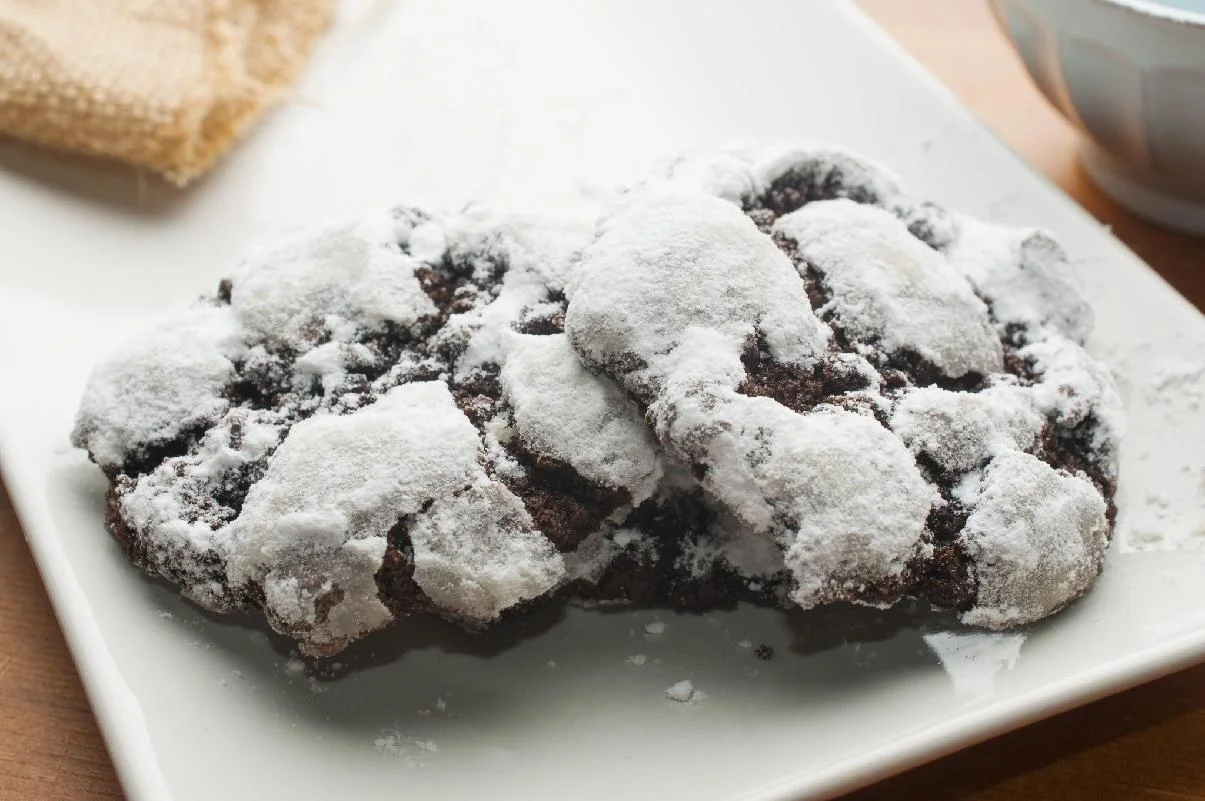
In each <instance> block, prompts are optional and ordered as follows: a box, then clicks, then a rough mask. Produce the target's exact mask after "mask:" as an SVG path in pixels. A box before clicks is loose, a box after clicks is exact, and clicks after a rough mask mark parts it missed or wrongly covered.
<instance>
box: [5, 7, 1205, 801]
mask: <svg viewBox="0 0 1205 801" xmlns="http://www.w3.org/2000/svg"><path fill="white" fill-rule="evenodd" d="M858 1H859V3H860V4H861V5H862V6H863V7H864V8H865V9H866V10H867V11H868V12H870V13H871V14H872V15H873V16H874V17H875V18H876V19H878V20H879V21H880V22H881V23H882V24H883V25H884V26H885V27H886V28H887V29H888V30H889V31H891V32H892V33H893V34H894V35H895V36H896V37H897V38H898V39H899V40H900V41H901V42H902V43H903V44H904V46H905V47H907V48H908V49H909V50H910V51H912V52H913V53H914V54H915V55H916V56H917V57H918V58H919V59H920V60H921V61H922V62H924V63H925V64H926V65H927V66H928V67H929V68H930V69H931V70H932V71H933V72H934V73H936V74H937V76H938V77H939V78H940V79H941V80H943V81H945V82H946V83H947V84H948V85H949V86H950V87H951V88H952V89H953V90H954V91H955V92H956V93H957V94H958V96H959V97H960V98H961V99H962V100H963V102H965V103H966V104H967V105H968V106H970V108H971V109H972V110H974V111H975V112H976V113H977V114H978V115H979V116H980V117H982V118H983V119H984V120H985V121H986V122H987V124H988V125H989V126H991V127H992V128H994V129H995V130H996V131H997V132H998V133H999V135H1000V136H1001V137H1002V138H1003V139H1004V140H1005V141H1006V142H1008V143H1009V144H1010V145H1011V146H1012V147H1013V148H1014V149H1016V150H1017V151H1018V152H1020V153H1021V154H1022V156H1024V157H1025V158H1026V159H1028V160H1029V161H1030V162H1031V163H1033V164H1034V165H1035V166H1037V168H1038V169H1040V170H1041V171H1042V172H1044V173H1045V174H1046V175H1048V176H1050V178H1051V179H1052V180H1053V181H1054V182H1055V183H1057V184H1058V185H1059V186H1060V187H1062V188H1063V189H1064V190H1065V191H1066V192H1067V193H1068V194H1070V195H1071V196H1072V197H1074V198H1075V199H1076V200H1078V201H1079V202H1080V203H1082V204H1083V205H1084V206H1085V207H1086V208H1087V209H1088V210H1089V211H1090V212H1091V213H1092V214H1094V215H1096V217H1098V218H1099V219H1100V220H1101V221H1103V222H1105V223H1107V224H1109V225H1111V226H1112V227H1113V231H1114V233H1116V234H1117V236H1118V237H1120V238H1121V239H1122V240H1123V241H1124V242H1125V243H1126V244H1128V245H1129V246H1130V247H1131V248H1132V249H1133V250H1135V251H1136V252H1137V253H1138V254H1139V255H1140V256H1142V257H1143V258H1144V259H1145V260H1146V261H1148V262H1149V263H1150V264H1152V265H1153V266H1154V267H1155V268H1156V269H1157V270H1159V272H1160V273H1162V274H1163V276H1164V277H1165V278H1167V280H1168V281H1170V282H1171V283H1172V284H1173V285H1174V286H1175V287H1176V288H1177V289H1179V291H1180V292H1181V293H1183V294H1184V295H1186V296H1187V297H1188V298H1189V299H1191V300H1192V301H1193V302H1194V303H1196V304H1197V306H1198V307H1203V308H1205V241H1203V240H1193V239H1190V238H1188V237H1184V236H1180V235H1177V234H1174V233H1170V232H1168V231H1163V230H1161V229H1159V228H1157V227H1155V226H1152V225H1149V224H1147V223H1144V222H1142V221H1140V220H1137V219H1136V218H1134V217H1133V216H1131V215H1129V214H1127V213H1126V212H1124V211H1123V210H1121V209H1120V208H1118V207H1117V206H1116V205H1114V204H1113V203H1112V202H1110V201H1109V200H1108V199H1106V198H1105V197H1104V196H1103V195H1101V193H1100V192H1099V191H1098V190H1097V189H1096V188H1095V187H1094V186H1093V185H1092V184H1091V183H1090V182H1089V180H1088V178H1087V176H1086V175H1085V174H1084V172H1083V170H1082V169H1081V168H1080V166H1079V164H1078V162H1077V160H1076V153H1077V146H1078V139H1077V136H1076V134H1075V132H1074V131H1073V130H1072V129H1071V128H1070V127H1069V126H1068V125H1066V124H1065V123H1064V122H1063V121H1062V119H1061V118H1060V117H1058V115H1057V114H1056V113H1055V112H1054V111H1052V110H1051V109H1050V108H1049V106H1047V105H1046V103H1045V101H1044V100H1043V99H1042V98H1041V96H1040V95H1039V94H1038V93H1037V91H1036V90H1034V89H1033V87H1032V86H1031V85H1030V83H1029V81H1028V79H1027V78H1026V76H1025V74H1024V71H1023V70H1022V68H1021V66H1020V64H1019V62H1018V61H1017V59H1016V57H1015V56H1014V55H1013V53H1012V52H1011V50H1010V49H1009V48H1008V46H1007V44H1006V43H1005V42H1004V40H1003V38H1002V37H1001V36H1000V34H999V32H998V31H997V30H996V28H995V26H994V23H993V21H992V20H991V18H990V15H989V14H988V12H987V10H986V8H985V6H984V5H983V4H982V3H981V2H979V1H978V0H858ZM121 797H122V795H121V790H120V788H119V786H118V784H117V779H116V776H115V775H114V773H113V768H112V766H111V763H110V762H109V758H108V755H107V754H106V752H105V748H104V745H103V743H102V741H101V738H100V734H99V732H98V731H97V729H96V725H95V723H94V721H93V718H92V714H91V712H90V710H89V708H88V705H87V701H86V699H85V698H84V694H83V691H82V689H81V687H80V682H79V678H78V676H77V674H76V671H75V668H74V666H73V665H72V663H71V659H70V656H69V654H68V652H67V649H66V646H65V645H64V643H63V638H62V635H61V634H60V633H59V629H58V626H57V624H56V623H55V620H54V616H53V614H52V612H51V609H50V605H49V603H48V601H47V599H46V594H45V591H44V589H43V588H42V584H41V581H40V579H39V578H38V575H37V572H36V570H35V568H34V565H33V561H32V559H31V558H30V555H29V551H28V549H27V547H26V545H25V541H24V539H23V537H22V534H21V529H20V526H19V525H18V523H17V520H16V517H15V516H14V514H13V511H12V505H11V503H10V501H9V499H8V496H7V495H6V494H5V493H4V492H3V490H2V488H0V801H40V799H77V798H78V799H119V798H121ZM911 798H924V799H932V800H933V801H953V800H954V799H959V800H961V801H1004V800H1005V799H1020V800H1021V801H1025V800H1026V799H1030V800H1032V801H1056V800H1057V801H1077V799H1084V800H1085V801H1123V800H1124V801H1130V800H1131V799H1151V800H1152V801H1156V800H1159V801H1169V800H1174V799H1179V801H1194V800H1198V799H1199V800H1200V801H1205V666H1202V667H1200V668H1196V669H1193V670H1189V671H1186V672H1183V673H1180V674H1178V675H1175V676H1172V677H1169V678H1167V679H1163V680H1161V681H1157V682H1154V683H1152V684H1149V685H1147V686H1145V687H1141V688H1138V689H1136V690H1131V691H1130V692H1127V693H1123V694H1121V695H1118V696H1115V697H1113V698H1111V699H1107V700H1105V701H1101V702H1098V703H1096V704H1092V705H1090V706H1087V707H1084V708H1082V709H1079V710H1076V711H1073V712H1069V713H1066V714H1064V715H1061V716H1059V717H1056V718H1054V719H1052V720H1049V721H1045V722H1043V723H1039V724H1036V725H1034V726H1030V727H1028V728H1026V729H1023V730H1021V731H1019V732H1015V733H1013V734H1011V735H1006V736H1004V737H1001V738H998V739H996V740H993V741H991V742H989V743H985V744H983V745H981V746H977V747H975V748H971V749H969V750H966V751H963V752H961V753H959V754H955V755H953V756H950V757H947V758H945V759H942V760H939V761H937V762H934V763H932V764H930V765H926V766H924V767H922V768H919V769H917V770H914V771H911V772H909V773H906V774H904V775H902V776H899V777H897V778H895V779H891V780H888V781H886V782H883V783H882V784H879V785H876V786H875V787H872V788H869V789H867V790H864V791H861V792H859V793H856V794H854V795H852V796H849V797H848V798H847V799H846V801H887V799H911Z"/></svg>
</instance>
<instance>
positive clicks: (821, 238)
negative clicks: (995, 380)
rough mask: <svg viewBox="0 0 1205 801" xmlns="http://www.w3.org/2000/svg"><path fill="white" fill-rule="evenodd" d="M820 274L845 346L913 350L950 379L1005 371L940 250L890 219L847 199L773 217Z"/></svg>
mask: <svg viewBox="0 0 1205 801" xmlns="http://www.w3.org/2000/svg"><path fill="white" fill-rule="evenodd" d="M774 233H776V234H780V235H782V236H785V237H787V238H789V239H790V240H792V241H793V242H794V243H795V245H796V247H797V248H798V252H799V255H800V256H801V257H802V258H803V259H804V260H805V261H806V263H807V264H808V265H809V266H810V267H811V268H812V269H814V270H816V271H818V272H819V273H820V274H821V276H822V281H823V283H824V287H825V289H826V290H827V291H828V292H829V293H830V295H831V297H832V300H831V301H829V303H828V304H827V305H826V306H825V307H824V308H822V309H820V310H819V311H820V313H821V314H825V315H828V314H831V315H832V317H833V324H834V325H836V326H839V327H840V329H841V330H842V331H843V332H844V333H845V335H846V336H847V337H849V338H850V339H851V340H853V341H855V342H858V343H860V344H864V345H867V346H876V347H879V348H882V349H883V350H884V351H886V352H887V353H889V354H890V353H897V352H900V351H905V350H907V351H912V352H914V353H916V354H918V355H919V356H921V357H922V358H924V359H927V360H928V361H929V362H931V363H932V364H934V365H936V366H937V368H938V369H939V370H941V372H942V373H944V374H945V375H947V376H950V377H951V378H958V377H960V376H963V375H966V374H967V373H972V372H974V373H980V374H983V375H986V374H989V373H995V372H1000V371H1001V370H1002V369H1003V364H1002V353H1001V347H1000V340H999V339H998V338H997V337H996V335H995V333H994V332H993V331H992V327H991V322H990V321H989V319H988V312H987V308H986V307H985V306H984V304H983V301H981V300H979V298H977V297H975V294H974V293H973V292H972V291H971V287H970V285H969V284H967V283H966V281H965V280H964V279H963V278H962V276H961V275H960V274H959V273H958V272H957V271H956V270H955V269H954V268H953V267H951V266H950V264H949V263H948V262H947V261H946V259H945V258H944V257H943V256H942V255H941V254H940V253H938V252H936V251H935V250H933V249H932V248H930V247H928V246H927V245H925V244H924V243H922V242H921V241H920V240H918V239H917V238H916V237H914V236H913V235H912V234H911V233H909V232H908V229H907V228H906V227H905V226H904V224H903V223H902V222H900V220H899V219H897V218H896V217H895V216H894V215H892V214H891V213H889V212H887V211H884V210H882V209H879V208H875V207H873V206H865V205H861V204H858V203H854V202H853V201H852V200H847V199H844V198H842V199H838V200H824V201H818V202H816V203H809V204H807V205H806V206H804V207H803V208H801V209H800V210H798V211H796V212H792V213H791V214H787V215H785V216H782V217H779V218H778V221H777V222H776V223H775V224H774Z"/></svg>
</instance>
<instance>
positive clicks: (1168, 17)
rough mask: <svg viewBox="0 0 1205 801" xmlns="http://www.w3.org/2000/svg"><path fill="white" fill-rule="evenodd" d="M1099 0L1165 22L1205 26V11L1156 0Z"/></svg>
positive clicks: (1098, 0)
mask: <svg viewBox="0 0 1205 801" xmlns="http://www.w3.org/2000/svg"><path fill="white" fill-rule="evenodd" d="M1097 2H1100V3H1105V4H1106V5H1111V6H1116V7H1118V8H1121V9H1125V10H1127V11H1131V12H1134V13H1137V14H1141V15H1142V16H1145V17H1151V18H1154V19H1158V20H1162V21H1164V22H1170V23H1174V24H1177V25H1191V26H1194V27H1197V28H1205V11H1186V10H1184V9H1182V8H1174V7H1172V6H1169V5H1166V4H1165V3H1160V2H1155V1H1154V0H1097Z"/></svg>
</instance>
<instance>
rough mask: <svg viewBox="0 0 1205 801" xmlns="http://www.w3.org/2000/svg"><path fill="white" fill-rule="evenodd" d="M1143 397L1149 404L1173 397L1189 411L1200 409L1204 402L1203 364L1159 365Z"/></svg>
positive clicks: (1174, 362)
mask: <svg viewBox="0 0 1205 801" xmlns="http://www.w3.org/2000/svg"><path fill="white" fill-rule="evenodd" d="M1145 396H1146V400H1147V401H1148V402H1151V403H1159V402H1162V401H1166V400H1167V399H1168V398H1171V397H1174V398H1175V399H1176V401H1177V402H1178V403H1182V404H1184V406H1185V407H1186V408H1187V409H1189V410H1191V411H1196V410H1197V409H1200V408H1201V404H1202V403H1203V402H1205V364H1201V363H1199V362H1191V361H1187V360H1178V361H1166V362H1162V363H1160V364H1159V365H1157V366H1156V368H1155V370H1154V373H1153V375H1152V376H1151V380H1150V383H1149V384H1147V386H1146V390H1145Z"/></svg>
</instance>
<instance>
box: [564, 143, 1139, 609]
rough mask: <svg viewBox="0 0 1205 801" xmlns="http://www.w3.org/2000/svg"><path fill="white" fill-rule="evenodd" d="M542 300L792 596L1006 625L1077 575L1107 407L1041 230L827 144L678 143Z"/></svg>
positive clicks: (1112, 432) (1113, 441)
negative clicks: (554, 307) (926, 195)
mask: <svg viewBox="0 0 1205 801" xmlns="http://www.w3.org/2000/svg"><path fill="white" fill-rule="evenodd" d="M566 293H567V295H568V297H569V305H568V311H567V313H566V317H565V330H566V333H567V334H568V337H569V341H570V342H571V343H572V345H573V348H574V349H575V350H576V351H577V353H578V354H579V355H580V356H581V357H582V359H583V361H584V362H585V363H586V364H587V365H589V366H590V368H591V369H593V370H595V371H598V372H600V373H603V374H605V375H607V376H610V377H611V378H613V379H614V380H615V381H616V382H617V383H618V384H619V385H620V386H621V387H623V389H624V390H625V391H626V392H627V393H628V395H629V396H630V397H631V398H632V399H633V400H635V401H636V402H637V403H638V404H639V405H640V407H641V408H642V409H643V410H644V412H645V418H646V420H647V422H648V424H649V427H650V430H651V431H652V432H653V433H654V435H655V436H656V438H657V440H658V442H659V443H660V444H661V445H662V446H663V447H664V448H665V450H666V451H667V453H668V454H669V456H670V457H671V458H672V459H674V460H677V461H679V462H681V463H683V464H685V465H689V467H690V469H691V470H692V472H693V474H694V475H695V477H696V478H697V480H698V481H699V483H700V484H701V485H702V487H703V488H704V489H705V490H706V491H707V492H708V493H709V494H710V495H711V496H712V497H713V498H714V499H715V500H716V501H717V502H718V504H719V506H720V507H721V508H722V509H724V510H726V511H727V512H729V513H730V514H731V515H733V517H734V518H736V519H738V520H739V521H741V523H742V524H743V525H745V526H747V527H748V529H749V530H750V533H751V534H752V535H753V536H756V537H760V538H762V539H763V540H765V541H768V542H770V543H773V544H774V545H775V546H776V547H777V548H778V549H779V550H780V551H781V553H782V556H783V558H784V560H785V564H786V567H787V569H788V571H789V574H790V597H791V599H792V600H793V601H794V602H795V603H796V604H798V605H800V606H802V607H804V608H809V607H814V606H817V605H819V604H825V603H829V602H834V601H854V602H860V603H870V604H890V603H893V602H895V601H896V600H898V599H900V598H901V597H904V596H917V597H921V598H925V599H927V600H929V601H930V602H931V603H933V604H936V605H938V606H942V607H949V608H954V609H958V610H960V612H961V613H962V619H963V620H964V621H965V622H967V623H970V624H976V625H982V626H986V627H990V628H1005V627H1009V626H1014V625H1019V624H1024V623H1028V622H1031V621H1034V620H1037V619H1039V618H1042V617H1044V616H1046V615H1049V614H1051V613H1052V612H1055V611H1056V610H1058V609H1060V608H1061V607H1063V606H1064V605H1066V604H1067V603H1069V602H1070V601H1071V600H1073V599H1074V598H1076V597H1078V596H1079V595H1080V594H1082V593H1083V592H1084V591H1085V590H1086V589H1087V588H1088V586H1089V585H1090V584H1091V582H1092V581H1093V579H1094V578H1095V577H1096V576H1097V575H1098V573H1099V572H1100V569H1101V565H1102V561H1103V557H1104V553H1105V550H1106V548H1107V545H1108V542H1109V539H1110V536H1111V528H1112V520H1113V506H1112V498H1113V494H1114V489H1115V479H1116V449H1117V441H1118V438H1119V436H1120V434H1121V429H1122V425H1123V419H1122V412H1121V408H1120V402H1119V399H1118V396H1117V393H1116V391H1115V388H1114V385H1113V382H1112V379H1111V377H1110V375H1109V373H1108V371H1107V370H1106V369H1105V368H1104V367H1103V366H1102V365H1100V364H1099V363H1098V362H1097V361H1095V360H1094V359H1093V358H1091V357H1090V356H1089V355H1088V354H1087V353H1086V352H1085V351H1084V349H1083V348H1082V343H1083V340H1084V338H1085V336H1086V335H1087V334H1088V332H1089V330H1090V328H1091V324H1092V321H1091V314H1090V309H1089V308H1088V306H1087V304H1086V303H1085V301H1084V299H1083V297H1082V295H1081V293H1080V291H1079V288H1078V285H1077V283H1076V282H1075V281H1074V279H1073V276H1072V275H1071V273H1070V270H1069V268H1068V266H1067V262H1066V258H1065V256H1064V254H1063V251H1062V250H1061V248H1060V247H1059V246H1058V244H1057V243H1056V242H1054V240H1052V239H1051V238H1050V237H1049V236H1048V235H1046V234H1044V233H1042V232H1040V231H1035V230H1016V229H1008V228H1002V227H997V226H993V225H988V224H985V223H980V222H976V221H974V220H971V219H969V218H966V217H964V216H962V215H959V214H956V213H953V212H950V211H947V210H944V209H941V208H939V207H937V206H934V205H931V204H927V203H922V202H919V201H917V200H916V199H914V198H912V197H911V196H909V195H908V194H907V193H906V192H905V191H904V190H903V189H902V188H901V187H900V185H899V184H898V182H897V181H896V180H895V179H894V178H893V177H892V176H891V175H889V174H888V173H887V172H885V171H884V170H882V169H880V168H879V167H877V166H875V165H873V164H871V163H869V162H866V161H863V160H861V159H859V158H857V157H854V156H851V155H849V154H847V153H844V152H841V151H838V150H833V149H829V148H823V147H809V146H804V147H782V148H767V149H760V150H759V149H754V150H747V151H732V152H721V153H713V154H691V155H688V156H686V157H683V158H681V159H679V160H678V161H676V162H674V163H672V164H671V165H670V166H669V167H668V168H667V169H666V170H665V172H664V173H663V174H660V175H657V176H654V177H653V178H652V179H650V180H649V181H647V182H646V183H644V184H642V185H640V186H638V187H636V188H634V189H632V190H631V191H629V192H628V193H626V194H625V195H624V196H623V197H622V198H621V199H620V200H619V201H618V202H617V204H616V205H615V206H614V208H613V209H611V210H610V211H609V213H608V214H607V215H606V216H605V217H604V219H603V220H602V221H601V222H600V224H599V229H598V233H597V236H596V238H595V240H594V241H593V242H592V243H591V244H590V245H589V246H588V247H587V249H586V250H585V251H584V254H583V256H582V259H581V262H580V264H579V266H578V268H577V269H576V270H574V271H573V273H572V274H571V276H570V278H569V282H568V285H567V289H566Z"/></svg>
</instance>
